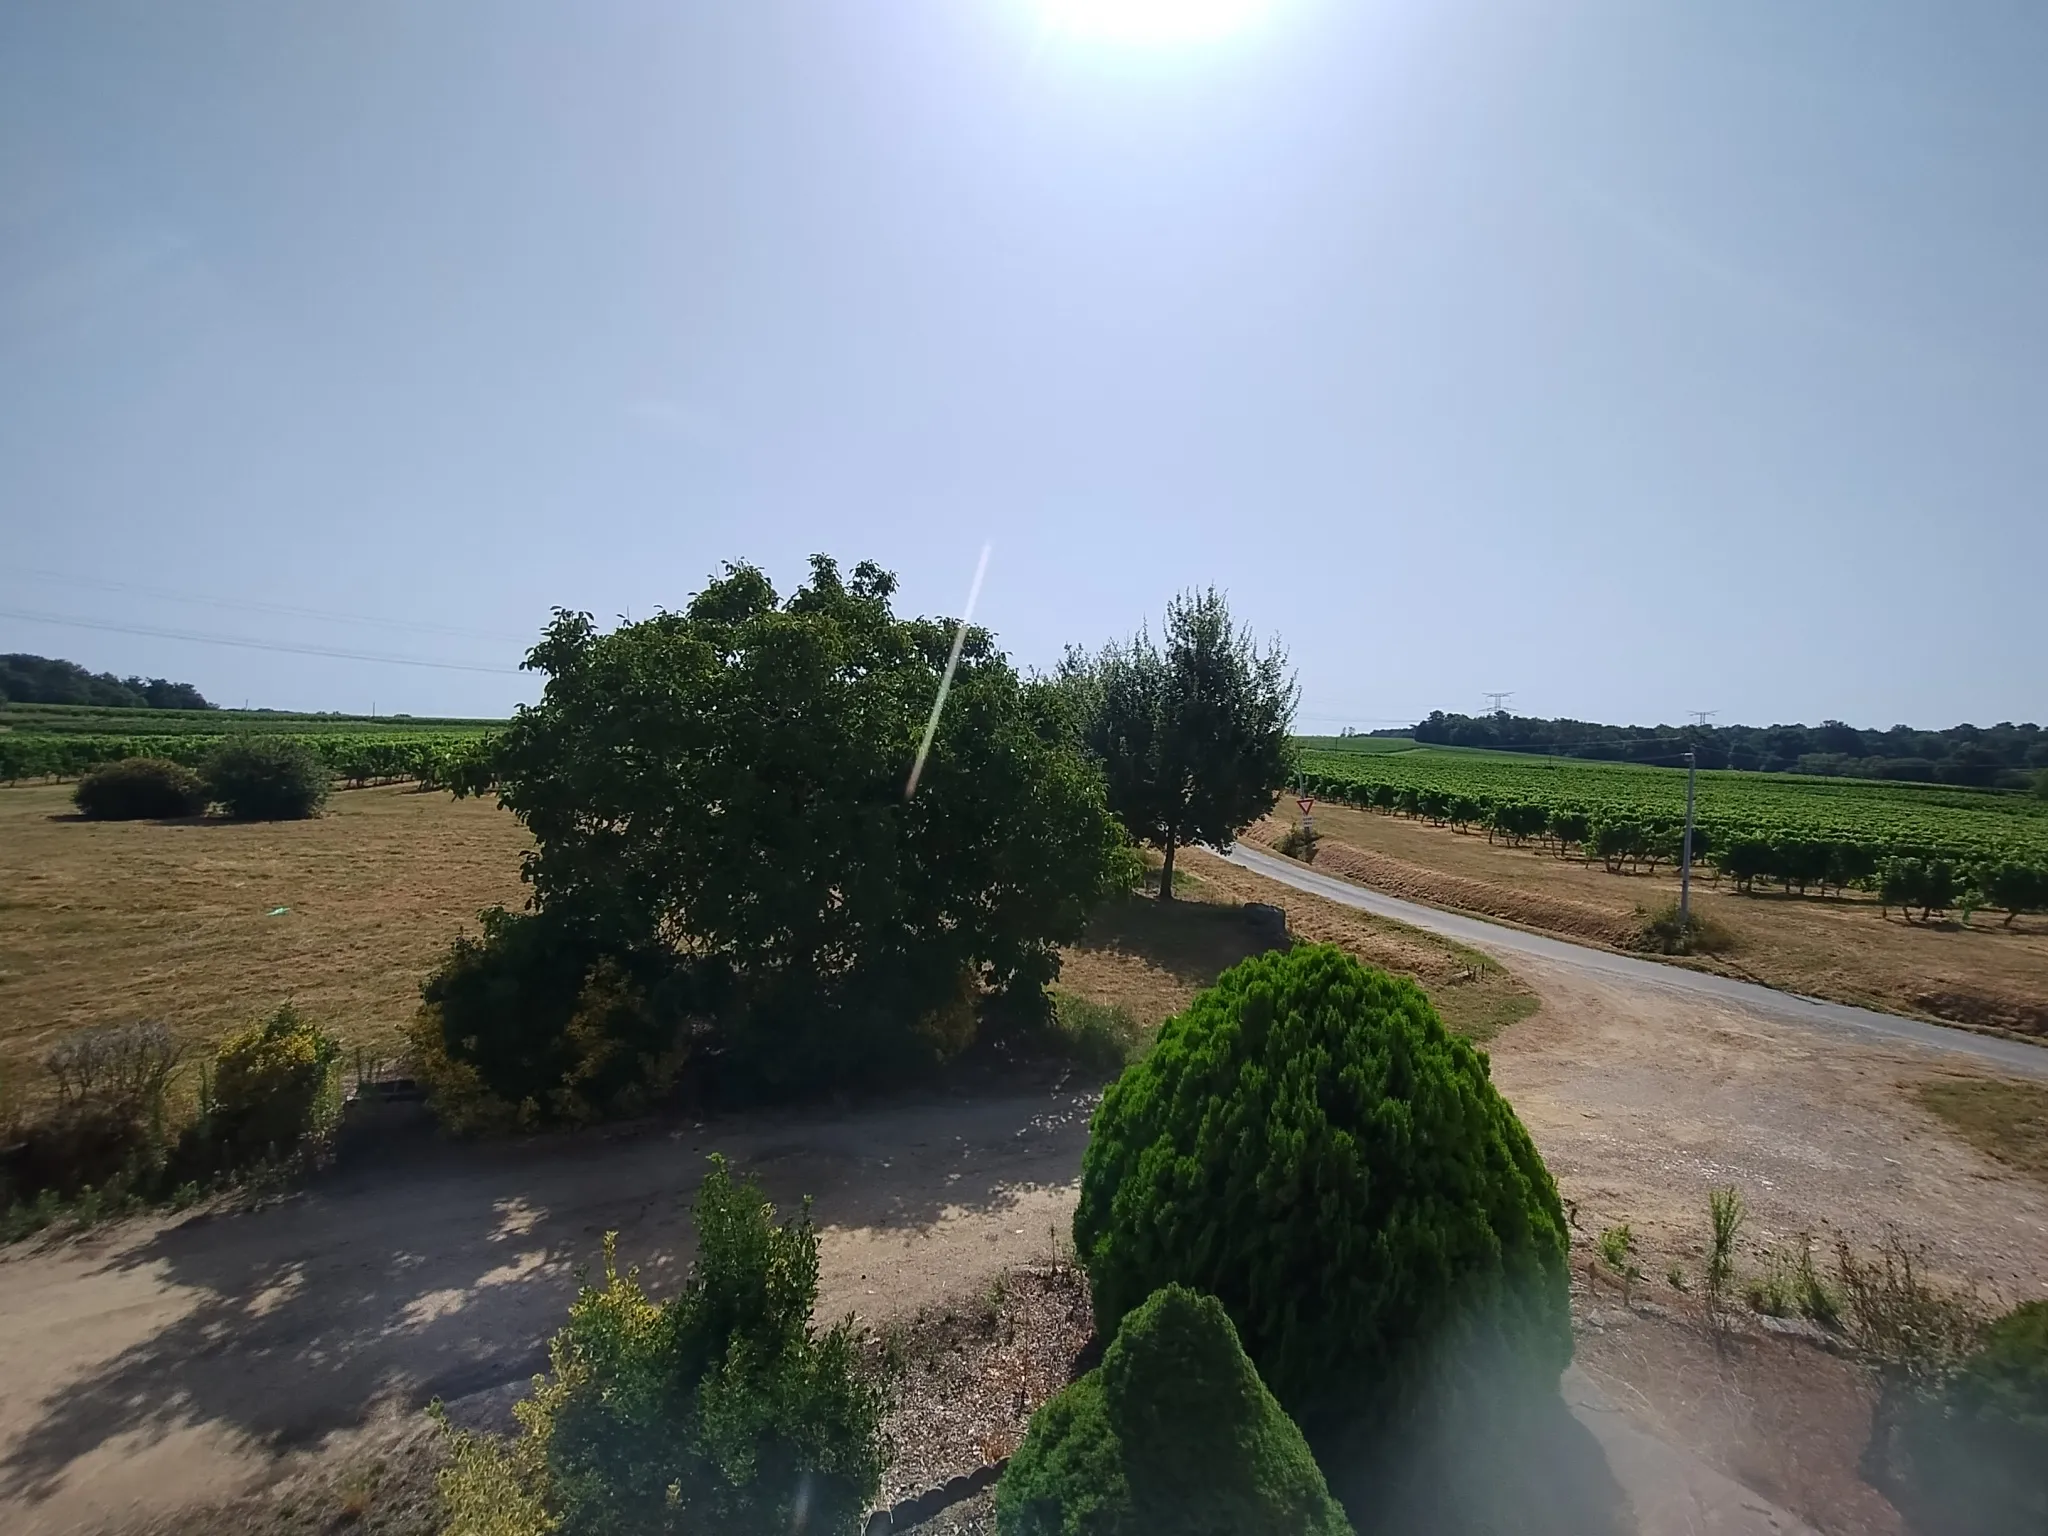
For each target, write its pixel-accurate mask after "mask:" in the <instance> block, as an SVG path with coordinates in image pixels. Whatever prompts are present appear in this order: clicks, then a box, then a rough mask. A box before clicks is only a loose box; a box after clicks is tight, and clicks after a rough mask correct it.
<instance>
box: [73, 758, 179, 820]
mask: <svg viewBox="0 0 2048 1536" xmlns="http://www.w3.org/2000/svg"><path fill="white" fill-rule="evenodd" d="M71 799H72V803H73V804H75V805H76V806H77V807H78V809H79V813H80V814H81V815H83V816H86V817H88V818H90V819H91V820H93V821H145V820H147V821H156V820H163V819H166V818H169V817H173V816H198V815H200V814H202V813H203V812H204V811H205V810H206V801H207V794H206V786H205V785H204V784H203V783H201V782H200V778H199V775H198V774H196V773H194V772H193V771H192V770H191V769H190V768H187V767H186V766H185V765H184V764H182V763H174V762H172V761H171V760H170V759H169V758H164V757H128V758H123V759H121V761H119V762H115V763H105V764H102V765H101V766H100V767H98V768H95V769H93V771H92V772H91V773H88V774H87V775H86V776H85V777H84V778H82V779H80V780H79V781H78V788H77V789H75V790H73V791H72V792H71Z"/></svg>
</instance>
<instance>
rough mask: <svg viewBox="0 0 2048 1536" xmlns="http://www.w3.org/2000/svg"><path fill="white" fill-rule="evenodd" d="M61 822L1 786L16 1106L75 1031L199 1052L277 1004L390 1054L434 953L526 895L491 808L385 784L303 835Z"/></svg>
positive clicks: (517, 846)
mask: <svg viewBox="0 0 2048 1536" xmlns="http://www.w3.org/2000/svg"><path fill="white" fill-rule="evenodd" d="M70 811H71V800H70V789H69V787H68V786H61V785H59V786H39V787H28V788H17V789H0V1070H4V1071H5V1073H6V1074H7V1080H8V1081H9V1082H10V1083H13V1084H15V1085H18V1087H19V1088H20V1089H22V1090H24V1091H33V1088H34V1084H35V1081H36V1079H37V1078H38V1077H39V1076H40V1073H38V1072H36V1071H34V1070H33V1065H32V1064H33V1063H34V1062H36V1061H39V1060H40V1059H41V1057H42V1055H43V1054H44V1052H45V1051H47V1050H48V1048H49V1046H50V1044H51V1043H52V1042H53V1041H54V1040H55V1039H56V1038H57V1037H58V1036H59V1035H61V1034H63V1033H64V1032H66V1031H68V1030H72V1029H77V1028H80V1027H83V1026H87V1025H94V1024H110V1023H117V1022H120V1021H123V1020H132V1019H159V1020H162V1021H163V1022H164V1023H165V1024H166V1025H168V1026H169V1027H170V1028H171V1029H172V1031H173V1032H174V1033H175V1034H176V1035H178V1036H179V1037H180V1038H182V1039H187V1040H193V1041H201V1040H211V1039H214V1038H216V1037H218V1036H219V1035H221V1034H223V1033H225V1032H226V1031H227V1030H229V1029H231V1028H234V1027H238V1026H240V1025H243V1024H246V1023H248V1022H249V1021H250V1020H251V1019H253V1018H256V1017H258V1016H259V1015H261V1014H263V1013H266V1012H268V1011H269V1010H270V1009H273V1008H275V1007H277V1006H278V1004H280V1003H283V1002H286V1001H291V1002H294V1003H296V1004H297V1005H298V1006H299V1007H301V1008H303V1009H305V1010H306V1012H308V1013H309V1014H311V1015H312V1016H313V1017H315V1018H316V1019H318V1020H319V1021H320V1022H321V1023H323V1024H326V1025H328V1026H329V1027H330V1028H332V1029H334V1030H335V1031H337V1032H338V1033H339V1034H340V1035H341V1036H342V1038H343V1039H344V1040H345V1041H347V1042H348V1043H349V1044H350V1045H351V1046H357V1045H360V1046H362V1047H364V1048H365V1049H367V1050H369V1051H372V1052H381V1053H388V1052H391V1051H393V1050H395V1048H396V1046H397V1042H398V1030H399V1027H400V1026H401V1025H402V1024H403V1023H404V1022H405V1021H406V1020H407V1019H408V1018H410V1017H411V1016H412V1011H413V1009H414V1007H415V1006H416V1005H417V1003H418V1000H419V984H420V978H421V977H422V976H423V975H425V973H426V971H427V970H428V968H429V967H430V966H431V964H432V963H433V960H434V957H435V955H436V954H437V953H438V952H439V951H441V950H442V949H444V948H446V947H447V944H448V942H449V940H450V939H451V938H453V937H454V935H455V934H456V933H457V932H459V931H460V930H462V929H463V928H464V927H465V926H470V925H473V924H474V922H475V919H476V914H477V912H478V911H479V910H480V909H481V908H483V907H487V906H490V905H491V904H493V903H495V902H505V903H508V904H517V903H518V902H519V901H521V900H522V899H523V896H524V888H523V887H522V886H521V885H520V883H519V854H520V850H521V849H522V848H523V847H524V846H525V844H526V834H525V831H524V830H523V829H522V828H521V827H520V826H519V825H518V824H517V823H516V822H514V821H513V820H512V818H511V817H510V816H508V815H506V814H505V813H504V812H503V811H500V810H499V809H498V808H497V807H496V805H495V804H494V803H492V802H489V801H477V800H464V801H458V800H454V799H451V798H450V797H449V796H448V795H445V794H421V793H416V792H414V791H411V790H409V789H406V788H402V787H392V788H385V789H364V790H354V791H350V792H347V793H342V794H337V795H335V796H334V798H333V799H332V800H331V801H330V802H329V809H328V811H327V814H326V815H324V816H321V817H319V818H317V819H316V820H312V821H286V822H249V823H235V822H220V821H207V822H198V821H195V822H175V823H159V822H146V821H130V822H88V821H80V820H76V819H72V818H71V816H70ZM280 907H281V908H284V909H285V910H284V911H282V912H278V911H277V909H278V908H280ZM273 913H276V915H274V916H273V915H272V914H273Z"/></svg>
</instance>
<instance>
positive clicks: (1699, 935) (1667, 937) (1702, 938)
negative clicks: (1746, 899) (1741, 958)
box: [1634, 901, 1736, 955]
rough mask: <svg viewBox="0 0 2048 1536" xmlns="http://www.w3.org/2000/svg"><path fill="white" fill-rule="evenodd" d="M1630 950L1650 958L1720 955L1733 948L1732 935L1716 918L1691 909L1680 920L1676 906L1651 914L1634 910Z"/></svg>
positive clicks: (1667, 904)
mask: <svg viewBox="0 0 2048 1536" xmlns="http://www.w3.org/2000/svg"><path fill="white" fill-rule="evenodd" d="M1634 947H1635V948H1637V949H1640V950H1646V951H1648V952H1649V953H1651V954H1654V955H1721V954H1726V953H1727V952H1728V951H1729V950H1731V949H1734V948H1735V947H1736V939H1735V934H1734V931H1733V930H1732V929H1730V928H1729V927H1728V925H1727V924H1726V923H1723V922H1721V921H1720V920H1719V919H1718V918H1713V917H1709V916H1708V915H1707V914H1706V913H1704V912H1700V911H1697V910H1695V911H1694V912H1693V913H1692V914H1691V915H1690V917H1689V918H1687V919H1685V920H1681V919H1680V918H1679V915H1678V903H1677V902H1676V901H1669V902H1666V903H1665V904H1664V905H1663V906H1661V907H1658V908H1656V909H1655V910H1654V911H1652V910H1648V909H1638V911H1637V914H1636V935H1635V944H1634Z"/></svg>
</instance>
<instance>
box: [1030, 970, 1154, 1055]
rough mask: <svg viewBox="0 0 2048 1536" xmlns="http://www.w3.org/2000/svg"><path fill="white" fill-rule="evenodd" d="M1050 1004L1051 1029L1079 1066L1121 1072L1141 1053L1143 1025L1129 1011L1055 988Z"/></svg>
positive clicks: (1143, 1044) (1143, 1036) (1143, 1038)
mask: <svg viewBox="0 0 2048 1536" xmlns="http://www.w3.org/2000/svg"><path fill="white" fill-rule="evenodd" d="M1052 1003H1053V1030H1054V1033H1055V1034H1056V1035H1057V1037H1058V1040H1059V1044H1060V1046H1061V1048H1062V1049H1063V1050H1064V1051H1065V1052H1066V1053H1067V1054H1068V1055H1069V1056H1071V1057H1073V1059H1074V1060H1075V1061H1076V1062H1078V1063H1079V1064H1080V1065H1081V1066H1083V1067H1086V1068H1089V1069H1090V1070H1092V1071H1098V1072H1112V1073H1113V1072H1121V1071H1122V1070H1123V1069H1124V1068H1125V1067H1126V1066H1127V1065H1129V1064H1130V1062H1132V1061H1133V1060H1134V1059H1136V1058H1137V1057H1138V1056H1139V1055H1140V1054H1141V1053H1142V1052H1143V1050H1144V1046H1145V1029H1144V1026H1143V1025H1141V1024H1140V1023H1139V1022H1138V1021H1137V1020H1136V1019H1134V1018H1132V1017H1131V1014H1130V1012H1129V1010H1128V1009H1125V1008H1121V1007H1118V1006H1115V1005H1114V1004H1108V1003H1097V1002H1091V1001H1090V1000H1089V999H1087V998H1085V997H1082V996H1079V995H1078V994H1076V993H1073V992H1063V991H1060V990H1058V989H1055V990H1054V992H1053V994H1052Z"/></svg>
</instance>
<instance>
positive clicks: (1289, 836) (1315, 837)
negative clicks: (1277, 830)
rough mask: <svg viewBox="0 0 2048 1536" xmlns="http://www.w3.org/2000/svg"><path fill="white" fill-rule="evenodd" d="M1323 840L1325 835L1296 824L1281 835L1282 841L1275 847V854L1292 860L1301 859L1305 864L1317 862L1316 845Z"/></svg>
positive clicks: (1312, 828) (1298, 823) (1311, 828)
mask: <svg viewBox="0 0 2048 1536" xmlns="http://www.w3.org/2000/svg"><path fill="white" fill-rule="evenodd" d="M1322 840H1323V834H1322V833H1320V832H1318V831H1317V830H1316V829H1315V828H1314V827H1309V826H1303V825H1302V824H1301V823H1300V822H1296V823H1294V824H1293V825H1292V826H1290V827H1289V828H1288V829H1287V830H1286V831H1285V832H1282V833H1281V834H1280V841H1278V842H1277V843H1275V844H1274V845H1273V851H1274V852H1275V853H1280V854H1285V855H1286V856H1287V857H1288V858H1290V859H1299V860H1301V862H1302V863H1304V864H1313V863H1315V861H1316V845H1317V844H1318V843H1320V842H1321V841H1322Z"/></svg>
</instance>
